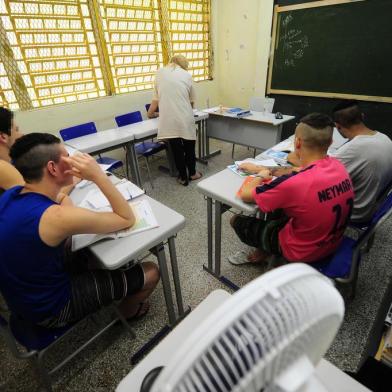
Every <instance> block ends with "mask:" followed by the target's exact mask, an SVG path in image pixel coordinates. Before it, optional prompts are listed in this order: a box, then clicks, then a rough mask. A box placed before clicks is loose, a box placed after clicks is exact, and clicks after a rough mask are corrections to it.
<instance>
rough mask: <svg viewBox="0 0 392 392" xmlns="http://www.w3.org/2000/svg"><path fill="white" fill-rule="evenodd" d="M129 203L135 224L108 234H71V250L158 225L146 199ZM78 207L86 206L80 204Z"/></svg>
mask: <svg viewBox="0 0 392 392" xmlns="http://www.w3.org/2000/svg"><path fill="white" fill-rule="evenodd" d="M129 205H130V206H131V208H132V211H133V213H134V214H135V224H134V225H133V226H132V227H130V228H128V229H124V230H120V231H116V232H114V233H108V234H77V235H74V236H72V251H73V252H75V251H77V250H79V249H82V248H85V247H86V246H89V245H91V244H93V243H95V242H97V241H100V240H102V239H105V238H111V239H118V238H123V237H127V236H129V235H132V234H136V233H140V232H142V231H146V230H151V229H154V228H156V227H159V225H158V222H157V220H156V218H155V215H154V213H153V211H152V209H151V206H150V203H149V202H148V200H140V201H133V202H130V203H129ZM80 207H87V208H88V206H86V205H83V203H82V204H81V205H80ZM110 211H112V209H111V208H110V207H104V208H102V209H100V210H99V212H110Z"/></svg>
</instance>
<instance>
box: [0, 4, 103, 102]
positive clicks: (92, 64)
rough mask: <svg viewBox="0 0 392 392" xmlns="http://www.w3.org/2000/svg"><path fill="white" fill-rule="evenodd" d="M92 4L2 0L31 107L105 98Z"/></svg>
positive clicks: (2, 12) (0, 13) (1, 13)
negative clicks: (90, 9)
mask: <svg viewBox="0 0 392 392" xmlns="http://www.w3.org/2000/svg"><path fill="white" fill-rule="evenodd" d="M88 1H89V0H62V1H50V0H28V1H21V0H0V17H1V20H2V23H3V26H4V29H5V31H6V34H7V38H8V41H9V45H10V48H11V49H12V52H13V56H14V59H15V64H17V67H18V71H19V73H20V75H21V76H22V78H23V81H24V83H25V85H26V88H27V92H28V96H29V97H30V99H31V102H32V105H33V107H40V106H45V105H52V104H58V103H66V102H72V101H77V100H83V99H87V98H96V97H100V96H104V95H106V92H105V88H104V82H103V76H102V70H101V67H100V62H99V58H98V55H97V47H96V43H95V38H94V33H93V27H92V21H91V17H90V12H89V7H88ZM1 71H2V68H0V75H1ZM0 77H2V76H0Z"/></svg>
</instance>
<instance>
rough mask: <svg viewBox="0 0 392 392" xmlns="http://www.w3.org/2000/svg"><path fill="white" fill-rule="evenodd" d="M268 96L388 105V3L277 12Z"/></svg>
mask: <svg viewBox="0 0 392 392" xmlns="http://www.w3.org/2000/svg"><path fill="white" fill-rule="evenodd" d="M272 45H273V48H272V49H273V51H272V57H271V61H270V68H269V80H268V93H270V94H291V95H306V96H319V97H331V98H339V97H340V98H356V99H361V100H369V101H380V102H392V0H362V1H358V0H352V1H347V0H345V1H344V0H342V1H339V0H329V1H315V2H311V3H304V4H298V5H295V6H286V7H276V8H275V15H274V27H273V39H272Z"/></svg>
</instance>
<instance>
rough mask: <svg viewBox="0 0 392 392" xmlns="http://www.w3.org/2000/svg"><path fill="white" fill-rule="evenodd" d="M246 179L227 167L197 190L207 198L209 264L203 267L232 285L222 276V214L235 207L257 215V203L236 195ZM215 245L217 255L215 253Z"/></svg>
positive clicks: (200, 183) (203, 182) (207, 179)
mask: <svg viewBox="0 0 392 392" xmlns="http://www.w3.org/2000/svg"><path fill="white" fill-rule="evenodd" d="M244 179H245V177H240V176H239V175H237V174H235V173H233V172H232V171H231V170H229V169H227V168H226V169H224V170H222V171H220V172H219V173H216V174H214V175H212V176H210V177H208V178H206V179H205V180H202V181H200V182H199V183H198V184H197V190H198V191H199V192H200V193H201V194H202V195H204V196H205V197H206V199H207V230H208V265H207V266H205V265H204V266H203V268H204V269H205V270H207V271H208V272H210V273H211V274H212V275H214V276H215V277H217V278H218V279H220V280H222V281H223V282H224V283H225V284H228V285H229V286H232V283H231V282H230V281H229V280H227V279H226V278H225V277H224V276H221V236H222V214H223V213H224V212H226V211H227V210H229V209H230V208H235V209H236V210H238V211H240V212H242V213H245V214H247V215H256V213H257V211H258V208H257V206H256V205H255V204H248V203H244V202H243V201H242V200H241V199H239V198H237V196H236V192H237V191H238V189H239V188H240V186H241V184H242V183H243V181H244ZM214 202H215V212H214V215H215V230H214V231H215V240H213V225H212V220H213V219H212V216H213V212H212V205H213V203H214ZM214 245H215V246H214ZM214 247H215V255H214V254H213V249H214Z"/></svg>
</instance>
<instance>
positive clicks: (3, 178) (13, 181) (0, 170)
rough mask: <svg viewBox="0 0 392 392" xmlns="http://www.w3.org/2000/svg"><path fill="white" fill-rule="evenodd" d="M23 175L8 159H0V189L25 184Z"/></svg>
mask: <svg viewBox="0 0 392 392" xmlns="http://www.w3.org/2000/svg"><path fill="white" fill-rule="evenodd" d="M24 183H25V182H24V180H23V177H22V175H21V174H20V173H19V172H18V170H16V169H15V167H14V166H12V165H11V164H10V163H8V162H6V161H0V189H5V190H7V189H9V188H12V187H14V186H16V185H24Z"/></svg>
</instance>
